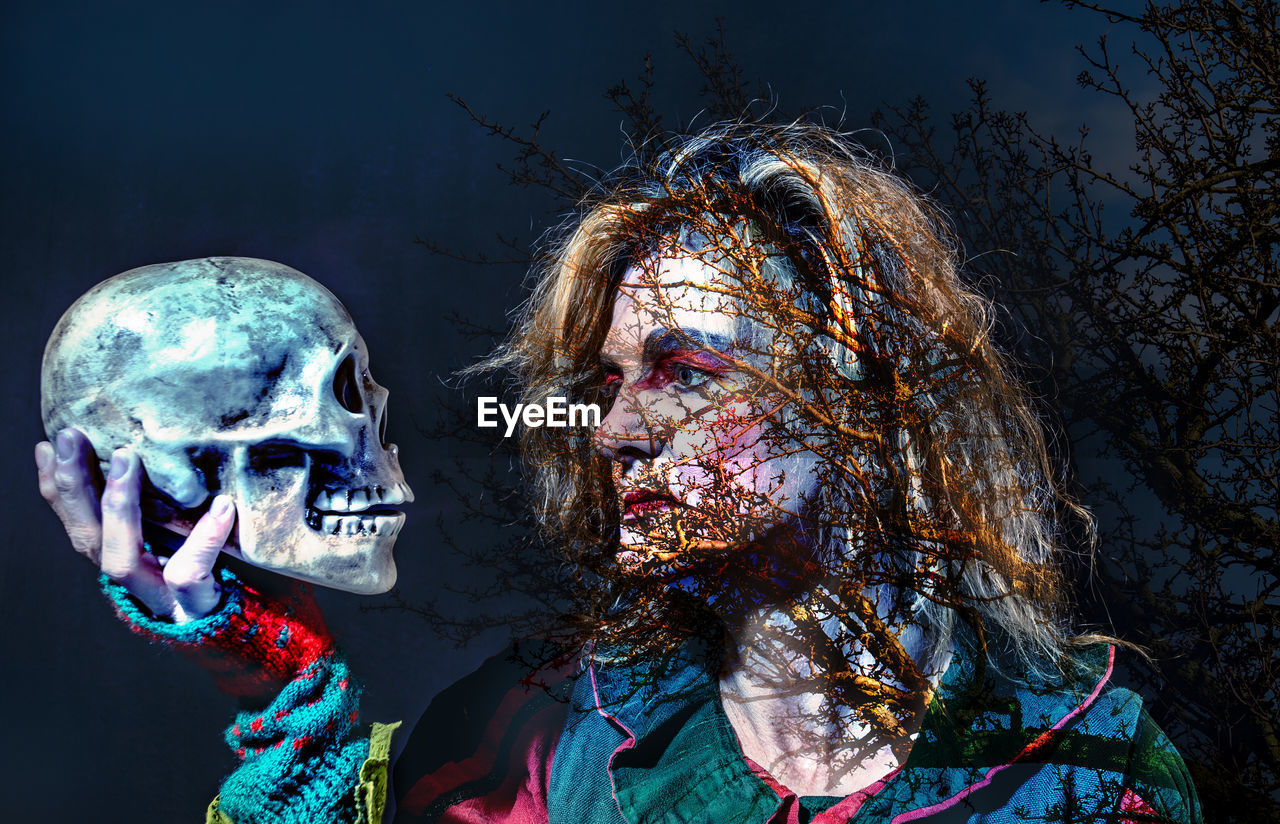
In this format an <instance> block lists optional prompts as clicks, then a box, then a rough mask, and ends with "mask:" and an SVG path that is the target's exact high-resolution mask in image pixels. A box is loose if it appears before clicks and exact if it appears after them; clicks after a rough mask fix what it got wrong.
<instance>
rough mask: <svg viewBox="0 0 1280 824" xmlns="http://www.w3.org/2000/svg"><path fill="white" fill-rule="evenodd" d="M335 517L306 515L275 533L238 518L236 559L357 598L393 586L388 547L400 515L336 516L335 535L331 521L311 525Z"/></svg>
mask: <svg viewBox="0 0 1280 824" xmlns="http://www.w3.org/2000/svg"><path fill="white" fill-rule="evenodd" d="M335 517H336V516H331V515H322V516H319V517H318V518H313V517H312V515H311V512H310V511H309V512H308V513H307V517H306V519H305V520H306V523H305V525H303V526H302V528H300V529H299V528H296V527H295V528H293V529H290V530H283V529H281V530H279V531H273V530H272V529H270V527H269V525H265V524H247V523H245V521H244V519H243V518H242V520H241V523H240V526H239V530H238V531H239V540H240V554H241V557H243V558H244V560H246V561H248V562H249V563H251V564H253V565H254V566H258V567H261V568H263V569H267V570H271V571H272V572H278V573H280V574H282V575H288V576H289V577H291V578H297V579H299V580H302V581H307V582H309V583H314V584H318V585H321V586H326V587H331V588H333V589H339V590H343V591H345V592H352V593H356V594H359V595H376V594H380V593H383V592H386V591H388V590H390V589H391V587H393V586H395V582H396V565H395V559H394V558H393V557H392V549H393V547H394V546H395V542H396V536H397V535H398V533H399V532H400V528H401V527H402V526H403V524H404V518H405V516H404V513H402V512H383V513H378V514H376V515H371V514H369V513H362V514H360V515H347V516H341V517H336V520H337V521H338V523H337V524H336V526H337V529H336V531H335V530H334V524H333V523H332V522H330V523H329V529H327V530H325V529H317V528H313V527H312V526H311V521H313V520H315V521H318V523H319V525H320V526H321V527H324V525H325V523H326V520H327V519H330V518H335ZM299 520H303V519H299ZM294 523H297V521H294ZM254 526H259V527H261V526H267V527H268V528H266V529H254V528H253V527H254ZM362 526H363V529H362V528H361V527H362ZM246 527H249V528H248V529H246ZM246 542H247V543H246Z"/></svg>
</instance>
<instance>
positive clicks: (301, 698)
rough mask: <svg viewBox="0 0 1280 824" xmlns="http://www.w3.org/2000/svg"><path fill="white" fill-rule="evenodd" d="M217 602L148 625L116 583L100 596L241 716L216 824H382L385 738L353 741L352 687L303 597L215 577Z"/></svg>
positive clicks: (226, 574)
mask: <svg viewBox="0 0 1280 824" xmlns="http://www.w3.org/2000/svg"><path fill="white" fill-rule="evenodd" d="M219 574H220V576H221V583H222V591H223V593H224V596H223V603H222V605H221V606H220V608H219V609H218V610H217V611H215V612H213V613H210V614H209V615H207V616H205V617H204V618H201V619H199V620H196V621H192V622H189V623H185V624H173V623H170V622H168V621H164V620H160V619H157V618H155V617H153V616H151V615H150V614H149V613H148V612H147V610H146V608H145V607H143V606H142V605H141V604H139V603H138V602H137V601H136V600H135V599H134V598H133V597H132V596H131V595H130V594H129V592H128V590H126V589H125V588H124V587H123V586H121V585H119V584H116V583H114V582H113V581H111V580H110V579H109V578H107V577H106V576H105V575H104V576H102V586H103V590H104V591H105V592H106V594H107V597H108V598H109V599H110V600H111V602H112V604H113V605H114V607H115V609H116V613H117V615H119V616H120V618H121V619H123V620H124V621H125V622H126V623H127V624H128V625H129V627H130V629H132V630H133V631H134V632H136V633H138V634H139V635H143V636H144V637H147V638H149V639H151V640H153V641H157V642H160V643H163V644H165V645H166V646H171V647H175V648H177V649H179V650H181V651H183V652H184V653H187V654H189V655H191V656H192V657H194V658H196V659H197V660H198V661H199V663H200V664H201V665H203V666H204V667H205V668H206V669H208V670H209V671H210V672H211V673H212V674H213V676H214V679H215V680H216V681H217V682H218V685H219V687H220V688H222V689H223V690H224V691H225V692H228V693H230V694H232V695H235V696H237V697H239V698H240V699H241V704H242V705H245V706H251V707H260V709H250V710H243V711H241V712H239V713H238V714H237V715H236V718H235V721H234V723H232V725H231V726H230V727H229V728H227V731H226V734H225V738H226V742H227V745H228V746H229V747H231V749H232V751H234V752H235V754H236V757H237V758H238V759H239V761H240V766H239V767H238V768H237V769H236V770H235V771H234V772H232V773H231V775H229V776H228V777H227V778H226V780H225V781H224V782H223V784H222V790H221V793H220V794H219V796H218V798H215V799H214V801H213V802H212V803H211V804H210V805H209V809H208V811H207V815H206V821H207V822H211V823H212V824H250V822H254V824H326V823H327V822H335V823H336V822H362V824H379V822H381V820H382V818H383V810H384V807H385V798H386V773H387V765H388V762H389V751H390V739H391V733H392V732H393V731H394V729H395V727H396V726H398V725H390V726H388V725H381V724H375V725H373V730H372V734H371V735H361V734H359V733H357V732H356V726H357V722H358V720H359V701H360V690H359V687H358V685H357V683H356V681H355V679H353V678H352V676H351V673H350V672H349V671H348V668H347V664H346V662H345V661H344V660H343V659H342V658H341V656H339V655H338V654H337V653H336V652H335V650H334V646H333V642H332V639H331V638H330V636H329V634H328V631H327V630H326V628H325V626H324V621H323V619H322V618H321V616H320V611H319V609H318V607H317V606H316V604H315V602H314V601H313V600H312V599H311V598H310V596H309V594H308V593H307V591H306V588H305V587H304V586H302V585H300V584H299V585H297V587H296V588H295V590H294V592H293V593H292V594H291V596H290V597H286V598H284V599H270V600H269V599H266V598H263V597H262V596H261V595H260V594H259V593H258V592H257V591H255V590H254V589H253V588H252V587H249V586H246V585H245V584H244V583H242V582H241V581H239V580H238V579H237V578H236V577H235V576H234V575H233V574H232V573H231V572H230V571H228V570H225V569H224V570H221V571H220V573H219Z"/></svg>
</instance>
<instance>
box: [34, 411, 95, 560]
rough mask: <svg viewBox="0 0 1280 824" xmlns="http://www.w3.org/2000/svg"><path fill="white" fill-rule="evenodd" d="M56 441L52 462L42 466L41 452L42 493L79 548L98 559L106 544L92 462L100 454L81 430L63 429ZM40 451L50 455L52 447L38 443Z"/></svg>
mask: <svg viewBox="0 0 1280 824" xmlns="http://www.w3.org/2000/svg"><path fill="white" fill-rule="evenodd" d="M55 441H56V444H57V445H56V447H55V450H54V451H55V455H54V460H53V461H52V462H49V463H46V464H43V465H42V464H41V463H40V458H41V455H40V454H37V466H38V467H40V494H41V495H43V496H44V499H45V500H46V501H48V502H49V505H50V506H51V507H53V511H54V512H55V513H56V514H57V516H58V518H59V519H60V520H61V521H62V526H63V528H64V529H65V530H66V531H67V536H68V537H69V538H70V539H71V545H72V546H73V547H75V550H76V551H77V552H79V553H80V554H82V555H84V556H86V557H88V558H89V559H90V560H92V561H94V562H97V561H98V559H99V555H100V552H101V546H102V514H101V508H100V506H99V503H98V488H97V486H96V485H95V484H94V472H93V465H92V464H91V463H90V461H93V462H94V464H96V462H97V456H96V455H94V452H93V448H92V447H91V446H90V445H89V440H88V438H86V437H85V436H84V434H83V433H82V432H80V431H79V430H76V429H63V430H62V431H61V432H59V433H58V436H57V438H56V439H55ZM37 451H38V453H45V454H46V455H47V451H48V449H47V447H45V448H43V449H42V448H41V447H40V446H37Z"/></svg>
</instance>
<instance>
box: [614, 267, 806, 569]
mask: <svg viewBox="0 0 1280 824" xmlns="http://www.w3.org/2000/svg"><path fill="white" fill-rule="evenodd" d="M746 291H747V289H746V288H745V287H744V283H743V281H742V279H741V278H739V277H737V276H735V275H734V274H733V273H732V271H731V267H730V266H728V265H725V264H720V265H718V261H717V259H716V256H715V255H714V254H712V253H709V252H703V253H695V252H691V251H689V250H687V249H683V248H674V249H669V250H668V251H667V252H665V253H663V254H661V255H659V256H657V257H655V258H650V259H647V260H645V261H643V262H641V263H639V264H635V265H632V266H631V267H630V268H628V270H627V271H626V274H625V275H624V277H623V283H622V285H621V286H620V288H619V290H618V294H617V298H616V299H615V301H614V305H613V318H612V323H611V324H610V327H609V332H608V335H607V337H606V339H605V342H604V346H603V347H602V349H601V360H602V364H603V366H604V370H605V374H606V376H607V378H606V380H607V382H608V384H609V386H610V387H611V388H612V389H613V391H614V393H615V399H614V402H613V406H612V408H611V409H610V411H609V413H608V415H606V416H605V418H604V420H603V421H602V422H601V425H600V428H599V429H598V430H597V432H596V442H597V445H598V447H599V449H600V450H601V452H602V453H603V454H604V455H605V456H606V457H607V458H609V459H610V460H611V461H612V463H613V473H614V481H615V484H616V488H617V493H618V500H619V502H620V505H621V507H622V513H621V551H620V553H619V556H618V560H619V562H620V563H621V564H623V565H624V566H627V567H635V568H640V567H642V566H645V565H648V564H650V563H651V562H658V563H660V564H661V565H663V566H664V567H666V568H668V569H670V570H672V571H673V572H677V573H678V572H680V571H682V570H688V569H690V568H691V567H694V566H698V565H699V564H698V562H699V561H705V560H711V561H713V562H715V566H717V567H719V568H725V569H727V568H730V567H732V566H733V565H732V564H728V565H726V564H724V563H723V562H724V561H732V559H733V558H734V557H735V556H741V555H742V553H743V551H744V550H748V549H750V550H751V551H752V552H753V553H759V552H762V551H763V552H764V553H765V554H770V553H771V552H774V550H779V549H782V548H783V547H787V548H788V549H787V550H786V551H785V552H784V553H783V554H790V553H791V552H792V550H791V549H790V548H792V547H794V546H796V545H798V544H797V541H798V539H799V538H800V537H801V535H802V533H803V530H802V529H801V527H800V523H801V519H800V514H801V513H802V512H803V511H804V510H805V509H806V507H807V505H808V504H809V503H810V502H811V501H812V500H813V497H814V494H815V492H816V489H817V469H818V460H817V458H816V456H815V455H814V453H813V452H812V451H810V449H809V446H808V445H807V444H806V443H803V442H801V439H798V438H797V437H795V435H794V434H788V435H786V436H784V434H783V427H782V426H781V423H780V422H781V420H782V415H783V414H784V412H785V408H786V404H787V402H786V399H785V396H784V395H783V393H782V392H780V391H779V390H778V389H777V388H776V386H774V385H772V384H771V382H770V381H769V380H768V379H767V378H768V374H769V368H770V363H771V357H770V354H769V349H770V348H771V346H772V343H771V342H770V341H771V340H772V338H773V337H774V336H773V335H771V334H770V330H769V329H767V328H766V327H765V324H764V323H762V322H761V321H760V320H759V319H760V318H765V317H768V316H769V313H768V308H767V306H764V307H762V306H757V305H756V304H759V303H760V302H761V299H759V298H752V303H751V308H750V309H748V308H747V303H746V300H745V299H744V297H743V295H744V294H745V292H746ZM751 291H753V292H759V291H761V290H759V289H754V290H751ZM766 300H767V298H766ZM774 554H777V553H776V552H774ZM742 560H743V564H746V563H747V560H746V559H745V558H743V559H742ZM741 565H742V564H740V565H739V566H741ZM703 566H705V565H703ZM679 577H680V576H679V575H674V576H673V580H675V579H678V578H679ZM770 577H776V576H774V575H773V574H772V573H770Z"/></svg>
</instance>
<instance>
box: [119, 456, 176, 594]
mask: <svg viewBox="0 0 1280 824" xmlns="http://www.w3.org/2000/svg"><path fill="white" fill-rule="evenodd" d="M141 488H142V462H141V461H140V460H138V456H137V454H136V453H135V452H134V451H133V450H132V449H127V448H124V449H117V450H116V451H115V452H114V453H113V454H112V455H111V471H110V474H109V476H108V477H107V488H106V491H105V492H103V493H102V571H103V572H105V573H106V574H107V575H108V576H109V577H111V578H112V579H114V580H116V581H119V582H120V583H122V584H124V585H125V587H127V588H128V590H129V591H130V592H131V593H133V595H134V596H135V597H136V598H138V600H140V601H142V602H143V603H144V604H146V605H147V607H148V608H149V609H150V610H151V611H152V612H153V613H155V614H156V615H161V616H166V617H167V616H169V615H171V614H172V612H173V598H172V596H171V595H170V594H169V592H168V590H167V589H166V587H165V585H164V580H163V578H162V577H161V575H160V566H159V563H158V562H157V561H156V559H155V558H154V557H153V556H151V555H148V554H146V553H145V552H144V551H143V548H142V540H143V539H142V507H141V504H140V495H141Z"/></svg>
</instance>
